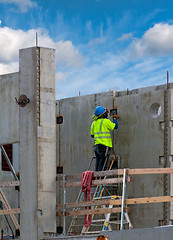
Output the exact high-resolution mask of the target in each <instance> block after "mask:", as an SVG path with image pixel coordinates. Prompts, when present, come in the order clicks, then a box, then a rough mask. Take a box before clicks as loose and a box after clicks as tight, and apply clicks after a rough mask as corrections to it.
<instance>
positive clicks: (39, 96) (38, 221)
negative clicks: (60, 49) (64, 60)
mask: <svg viewBox="0 0 173 240" xmlns="http://www.w3.org/2000/svg"><path fill="white" fill-rule="evenodd" d="M54 54H55V52H54V50H53V49H43V48H28V49H22V50H20V61H19V66H20V68H19V78H20V82H19V86H20V95H21V94H25V95H27V97H28V98H29V99H30V103H29V104H28V105H27V106H26V107H24V108H20V109H19V116H20V117H19V123H20V132H19V135H20V172H21V178H20V182H21V195H20V206H21V239H22V240H24V239H25V240H36V239H40V237H41V236H43V235H44V233H46V232H49V233H51V232H53V233H54V232H56V155H55V153H56V144H55V143H56V138H55V136H56V135H55V129H56V128H55V127H56V126H55V76H54V75H55V62H54ZM50 73H51V74H50Z"/></svg>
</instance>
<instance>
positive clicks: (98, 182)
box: [65, 176, 131, 188]
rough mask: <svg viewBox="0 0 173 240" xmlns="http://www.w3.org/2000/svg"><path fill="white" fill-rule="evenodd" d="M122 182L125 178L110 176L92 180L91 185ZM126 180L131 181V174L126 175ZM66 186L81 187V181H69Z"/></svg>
mask: <svg viewBox="0 0 173 240" xmlns="http://www.w3.org/2000/svg"><path fill="white" fill-rule="evenodd" d="M122 182H123V178H109V179H100V180H92V185H91V186H100V185H108V184H117V183H122ZM126 182H131V178H130V177H129V176H127V177H126ZM65 186H66V188H71V187H81V182H67V183H66V185H65Z"/></svg>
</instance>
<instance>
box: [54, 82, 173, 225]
mask: <svg viewBox="0 0 173 240" xmlns="http://www.w3.org/2000/svg"><path fill="white" fill-rule="evenodd" d="M172 103H173V102H172V85H170V89H169V90H166V85H162V86H153V87H149V88H143V89H136V90H132V91H130V92H126V91H123V92H114V91H110V92H105V93H100V94H93V95H88V96H80V97H75V98H69V99H62V100H59V101H57V115H58V116H60V115H62V116H63V118H64V122H63V123H62V124H61V125H57V165H62V166H63V167H64V173H65V174H73V173H79V172H83V171H86V170H87V167H88V164H89V161H90V159H91V157H92V156H93V154H94V152H93V145H94V142H93V140H92V139H91V138H90V124H91V122H92V120H91V116H92V114H93V113H94V109H95V107H96V106H98V105H102V106H103V107H107V108H109V109H113V108H116V107H117V109H118V115H119V116H120V118H119V129H118V130H116V131H114V132H113V142H114V149H115V152H116V154H117V155H119V156H120V159H121V168H158V167H170V160H171V159H172V158H171V156H172V152H171V151H172V150H171V149H172V140H171V139H172V138H171V135H170V133H172V122H171V120H172ZM109 118H110V119H111V120H112V117H111V116H110V117H109ZM166 131H167V132H166ZM169 181H170V180H169V177H166V178H165V177H164V176H163V175H141V176H133V180H132V183H129V184H128V185H127V197H130V198H133V197H151V196H163V195H169V194H170V182H169ZM171 186H172V185H171ZM171 189H172V188H171ZM68 191H69V192H67V201H68V202H72V201H74V198H75V196H74V195H77V192H78V191H79V189H78V190H76V191H75V190H74V189H73V190H72V189H70V190H68ZM172 191H173V190H172ZM60 195H61V194H59V196H60ZM58 201H61V199H60V198H59V199H58ZM169 205H170V204H169V203H168V204H165V205H163V203H157V204H145V205H135V206H131V207H130V209H131V210H130V218H131V221H132V224H133V225H134V227H135V228H141V227H154V226H158V225H159V224H160V221H161V220H164V221H165V224H167V223H168V222H169V218H170V216H169V214H170V212H169V209H170V208H169ZM139 216H140V217H139Z"/></svg>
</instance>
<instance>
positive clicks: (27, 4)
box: [0, 0, 37, 12]
mask: <svg viewBox="0 0 173 240" xmlns="http://www.w3.org/2000/svg"><path fill="white" fill-rule="evenodd" d="M0 3H5V4H14V5H16V6H17V7H18V8H19V9H20V11H21V12H27V11H28V9H29V8H34V7H37V3H36V2H34V1H31V0H0Z"/></svg>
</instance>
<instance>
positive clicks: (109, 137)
mask: <svg viewBox="0 0 173 240" xmlns="http://www.w3.org/2000/svg"><path fill="white" fill-rule="evenodd" d="M94 138H111V136H110V137H104V136H102V137H94Z"/></svg>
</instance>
